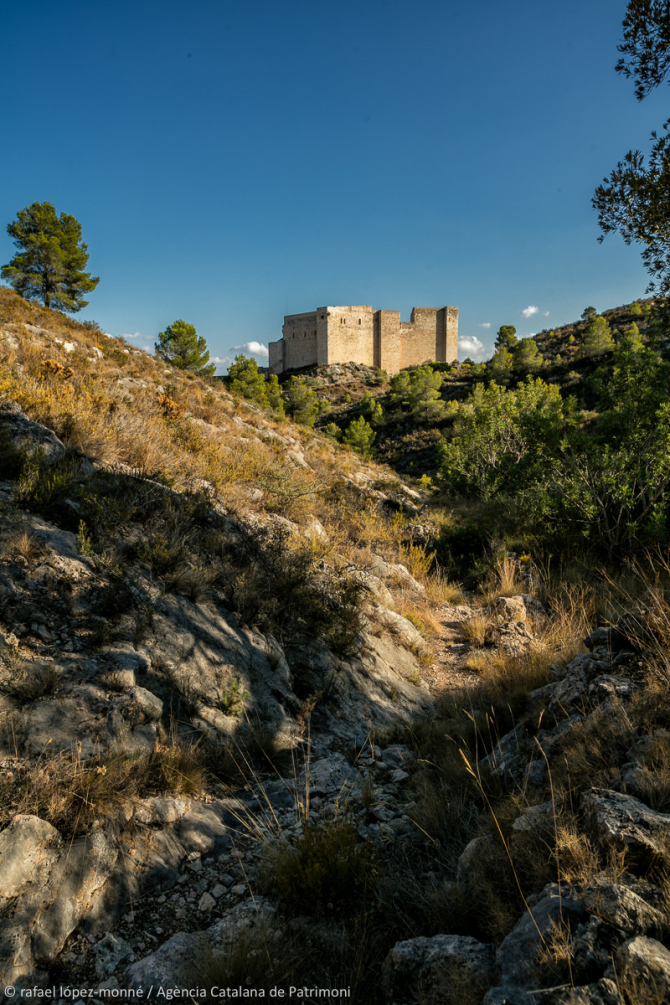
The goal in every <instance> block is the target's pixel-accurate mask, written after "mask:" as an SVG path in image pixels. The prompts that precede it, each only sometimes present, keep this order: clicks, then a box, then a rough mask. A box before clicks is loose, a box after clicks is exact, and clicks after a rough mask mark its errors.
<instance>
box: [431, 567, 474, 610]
mask: <svg viewBox="0 0 670 1005" xmlns="http://www.w3.org/2000/svg"><path fill="white" fill-rule="evenodd" d="M424 586H425V588H426V599H427V601H428V603H429V604H432V605H433V606H434V607H440V606H441V605H442V604H454V605H456V604H463V603H464V602H465V600H464V597H463V590H462V588H461V586H460V585H459V584H458V583H452V582H451V581H450V580H448V579H447V577H446V576H445V575H444V573H443V572H442V570H438V572H436V573H432V574H431V575H429V576H427V577H426V579H425V580H424Z"/></svg>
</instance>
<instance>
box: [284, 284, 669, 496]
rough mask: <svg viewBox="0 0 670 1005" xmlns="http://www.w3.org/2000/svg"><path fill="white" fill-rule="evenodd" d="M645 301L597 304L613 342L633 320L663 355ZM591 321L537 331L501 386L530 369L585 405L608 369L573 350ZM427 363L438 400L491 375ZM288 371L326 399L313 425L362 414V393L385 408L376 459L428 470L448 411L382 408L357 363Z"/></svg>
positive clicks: (386, 387)
mask: <svg viewBox="0 0 670 1005" xmlns="http://www.w3.org/2000/svg"><path fill="white" fill-rule="evenodd" d="M652 305H653V300H652V299H640V300H638V301H635V302H633V303H631V304H624V305H622V306H620V307H613V308H611V309H609V310H606V311H603V312H602V314H601V315H600V316H601V317H603V318H605V320H606V321H607V323H608V325H609V327H610V331H611V334H612V337H613V340H614V342H615V343H616V341H617V340H618V339H619V338H620V337H621V336H622V335H623V333H624V332H625V331H627V330H628V329H629V328H630V327H631V325H633V324H636V325H637V327H638V330H639V332H640V335H641V337H642V339H643V340H644V341H645V342H648V343H651V344H654V345H656V347H657V348H658V349H659V351H660V352H661V354H662V355H664V356H665V355H669V356H670V351H669V350H670V344H669V346H667V347H666V345H665V344H664V341H663V339H662V337H661V333H660V331H659V330H658V326H657V322H655V321H654V320H653V317H652V310H651V309H652ZM596 316H598V315H596ZM591 320H592V318H589V319H588V320H584V319H580V320H577V321H573V322H571V323H570V324H566V325H561V326H560V327H558V328H554V329H551V330H550V329H545V330H543V331H541V332H538V333H537V334H536V335H535V336H533V339H534V341H535V343H536V344H537V346H538V350H539V352H538V356H537V358H536V365H535V366H534V367H532V368H529V369H523V368H522V369H519V370H518V371H516V372H514V373H512V375H511V377H510V379H509V383H508V386H510V387H515V386H516V385H517V384H518V383H519V381H523V380H526V378H527V377H528V376H529V375H531V376H533V377H541V378H542V379H543V380H545V381H546V382H547V383H550V384H557V385H558V386H559V387H560V389H561V393H562V394H563V396H567V395H574V396H575V398H576V399H577V402H578V404H579V406H580V407H582V408H592V407H593V403H594V390H593V378H594V375H596V374H597V373H599V372H602V371H603V369H605V370H606V369H607V367H608V366H609V365H610V362H611V356H612V352H611V351H609V352H603V353H601V354H598V355H591V356H581V355H580V350H581V348H582V343H583V340H584V333H585V332H586V329H587V328H588V326H589V323H590V321H591ZM430 366H431V369H432V370H434V371H437V372H439V373H441V374H442V387H441V390H440V397H441V399H442V400H443V401H445V402H462V401H465V400H466V399H467V397H468V395H469V394H471V393H472V391H473V389H474V387H475V386H476V385H477V384H479V383H482V382H484V383H488V382H489V381H490V380H491V379H493V376H492V369H491V361H490V360H488V361H487V362H485V363H479V364H468V363H460V364H459V365H458V366H457V367H450V366H448V365H447V364H445V363H433V364H430ZM295 373H296V375H298V376H301V377H304V378H305V379H306V380H307V382H308V383H309V384H310V386H311V387H313V389H314V390H315V391H316V393H317V395H318V397H319V400H320V401H321V402H324V401H327V402H329V403H330V405H331V406H332V407H331V409H330V410H329V411H324V412H322V414H321V416H320V418H319V419H318V420H317V428H318V427H321V428H323V427H325V426H326V425H328V424H330V423H335V424H336V425H337V426H339V427H340V428H341V429H342V430H345V429H346V428H347V426H348V425H349V423H350V422H351V421H352V420H354V419H356V418H357V417H358V416H359V415H361V414H362V415H366V414H367V412H368V411H369V404H368V402H369V399H370V398H374V399H376V400H377V401H379V403H380V404H381V405H382V407H383V408H384V410H385V413H386V414H385V418H386V421H385V423H384V424H383V425H379V426H378V427H377V440H376V442H375V450H376V455H377V458H378V459H379V460H380V461H382V462H384V463H387V464H389V465H390V466H391V467H393V468H394V469H395V470H396V471H397V472H398V473H399V474H402V475H409V476H415V477H420V476H422V475H424V474H427V475H428V476H433V475H434V474H435V471H436V468H437V460H436V447H437V444H438V443H439V442H440V439H441V437H442V433H443V431H444V430H446V429H447V428H448V427H449V426H450V425H451V422H452V421H453V414H454V413H453V412H452V413H451V414H450V415H447V416H446V417H444V418H442V419H440V420H439V421H437V422H434V423H425V424H417V423H416V422H415V421H414V420H413V418H412V417H411V415H410V414H405V415H399V414H397V412H396V414H389V411H390V410H389V408H388V405H389V392H390V390H391V385H390V383H389V380H388V378H387V376H386V375H385V374H383V373H382V372H381V371H377V370H375V369H373V368H372V367H367V366H364V365H362V364H356V363H347V364H338V365H337V366H320V367H316V366H315V367H306V368H304V369H303V370H300V371H295ZM326 408H327V406H326Z"/></svg>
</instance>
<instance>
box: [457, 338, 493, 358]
mask: <svg viewBox="0 0 670 1005" xmlns="http://www.w3.org/2000/svg"><path fill="white" fill-rule="evenodd" d="M485 353H486V346H485V345H484V343H483V342H480V341H479V339H478V338H476V337H475V336H474V335H466V336H465V337H464V338H459V340H458V355H459V356H460V357H464V356H469V357H470V359H474V360H475V362H477V363H480V362H481V361H482V359H483V358H484V355H485Z"/></svg>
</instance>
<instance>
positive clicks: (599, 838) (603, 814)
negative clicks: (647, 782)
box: [581, 788, 670, 871]
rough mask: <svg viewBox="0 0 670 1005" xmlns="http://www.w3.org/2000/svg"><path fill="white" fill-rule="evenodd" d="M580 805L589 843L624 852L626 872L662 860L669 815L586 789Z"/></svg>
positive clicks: (610, 793)
mask: <svg viewBox="0 0 670 1005" xmlns="http://www.w3.org/2000/svg"><path fill="white" fill-rule="evenodd" d="M581 805H582V811H583V813H584V816H585V820H586V825H587V828H588V830H589V831H590V833H591V835H592V837H593V839H594V840H595V841H596V842H597V843H598V844H600V845H601V846H602V847H604V848H613V849H618V850H621V851H625V853H626V858H627V861H628V865H629V867H630V868H635V871H638V870H640V871H644V870H645V869H646V867H647V866H648V865H649V864H650V863H651V862H652V860H654V859H659V858H660V859H662V858H664V857H665V856H666V854H667V852H666V841H667V838H668V835H670V814H667V813H659V812H657V811H656V810H652V809H650V808H649V807H648V806H646V805H645V804H644V803H642V802H640V800H639V799H635V798H634V796H628V795H623V794H622V793H621V792H614V791H612V790H611V789H596V788H593V789H589V790H588V791H587V792H585V793H584V794H583V796H582V801H581Z"/></svg>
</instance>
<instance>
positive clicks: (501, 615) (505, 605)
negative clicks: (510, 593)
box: [495, 594, 528, 623]
mask: <svg viewBox="0 0 670 1005" xmlns="http://www.w3.org/2000/svg"><path fill="white" fill-rule="evenodd" d="M495 613H496V615H497V617H498V619H499V620H500V621H501V622H508V621H514V622H517V621H522V622H524V623H525V621H526V619H527V617H528V614H527V612H526V604H525V601H524V598H523V596H522V595H521V594H518V595H517V596H516V597H497V598H496V602H495Z"/></svg>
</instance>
